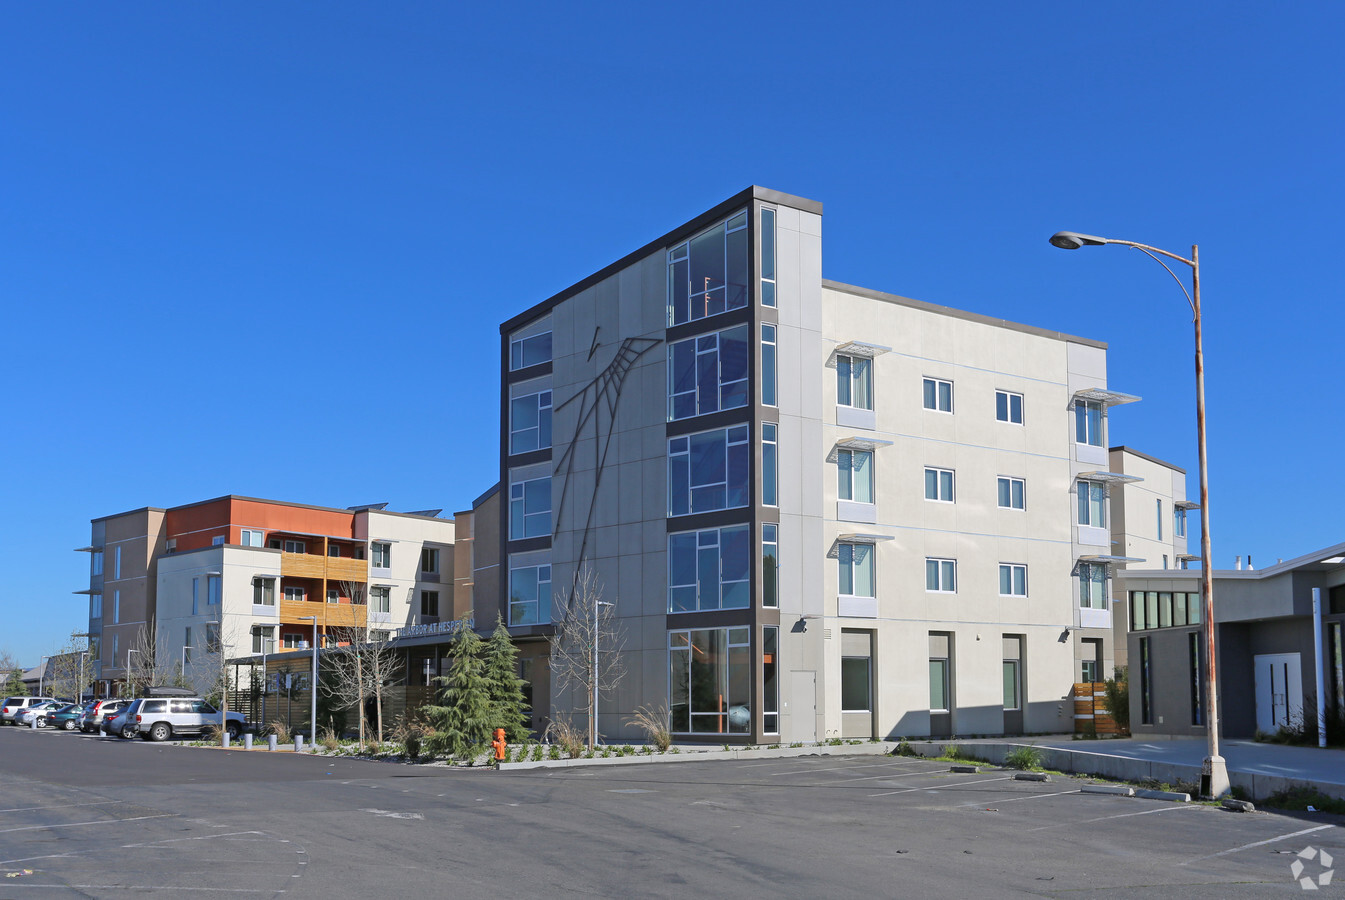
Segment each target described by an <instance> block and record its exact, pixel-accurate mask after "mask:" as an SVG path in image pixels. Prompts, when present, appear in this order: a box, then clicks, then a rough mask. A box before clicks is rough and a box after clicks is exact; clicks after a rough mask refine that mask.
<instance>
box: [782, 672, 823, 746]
mask: <svg viewBox="0 0 1345 900" xmlns="http://www.w3.org/2000/svg"><path fill="white" fill-rule="evenodd" d="M785 704H786V705H785V709H786V710H787V711H788V713H789V720H788V721H789V724H788V726H787V728H788V733H787V734H786V735H785V739H786V740H788V741H791V742H794V741H802V742H805V743H806V742H809V741H815V740H817V674H816V673H815V672H790V673H789V697H788V698H787V699H786V700H785Z"/></svg>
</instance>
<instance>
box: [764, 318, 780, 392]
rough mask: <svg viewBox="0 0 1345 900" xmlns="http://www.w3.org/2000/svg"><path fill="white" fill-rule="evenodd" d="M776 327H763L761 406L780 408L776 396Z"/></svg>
mask: <svg viewBox="0 0 1345 900" xmlns="http://www.w3.org/2000/svg"><path fill="white" fill-rule="evenodd" d="M775 363H776V345H775V326H774V325H762V326H761V405H762V406H778V405H779V403H778V402H777V400H776V396H775V387H776V379H775Z"/></svg>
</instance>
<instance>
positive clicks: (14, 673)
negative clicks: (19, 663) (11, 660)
mask: <svg viewBox="0 0 1345 900" xmlns="http://www.w3.org/2000/svg"><path fill="white" fill-rule="evenodd" d="M24 690H25V689H24V686H23V670H22V669H11V670H10V672H9V680H8V681H6V682H5V693H6V694H16V695H18V694H22V693H23V692H24Z"/></svg>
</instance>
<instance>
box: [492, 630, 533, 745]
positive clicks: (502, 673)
mask: <svg viewBox="0 0 1345 900" xmlns="http://www.w3.org/2000/svg"><path fill="white" fill-rule="evenodd" d="M485 649H486V682H487V684H488V685H489V690H490V706H491V720H492V721H491V734H492V737H493V736H494V729H496V728H503V729H504V737H505V740H507V741H508V742H509V743H511V744H518V743H522V742H523V741H526V740H527V739H528V737H529V736H530V735H529V731H528V725H527V722H528V715H527V710H528V708H529V707H528V700H527V698H526V697H524V696H523V685H524V683H525V682H524V681H523V679H522V678H519V677H518V648H517V647H515V646H514V642H513V641H512V640H510V638H509V629H507V628H505V626H504V618H503V617H498V618H497V619H496V621H495V631H494V632H493V633H492V634H491V636H490V640H488V641H486V647H485Z"/></svg>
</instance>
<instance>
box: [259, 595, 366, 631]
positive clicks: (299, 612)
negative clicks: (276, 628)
mask: <svg viewBox="0 0 1345 900" xmlns="http://www.w3.org/2000/svg"><path fill="white" fill-rule="evenodd" d="M368 615H369V607H367V606H364V605H360V606H355V605H353V604H350V603H319V602H316V601H312V602H310V601H307V600H286V599H284V598H283V597H282V598H281V600H280V621H281V622H283V623H286V624H291V625H293V624H296V623H297V624H300V625H303V626H304V627H305V628H311V627H312V626H311V625H310V624H309V623H308V622H299V619H300V617H302V616H317V617H318V625H320V626H323V627H328V626H330V627H334V628H354V627H359V628H363V627H364V626H365V623H366V621H367V619H368ZM309 640H312V638H309Z"/></svg>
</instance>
